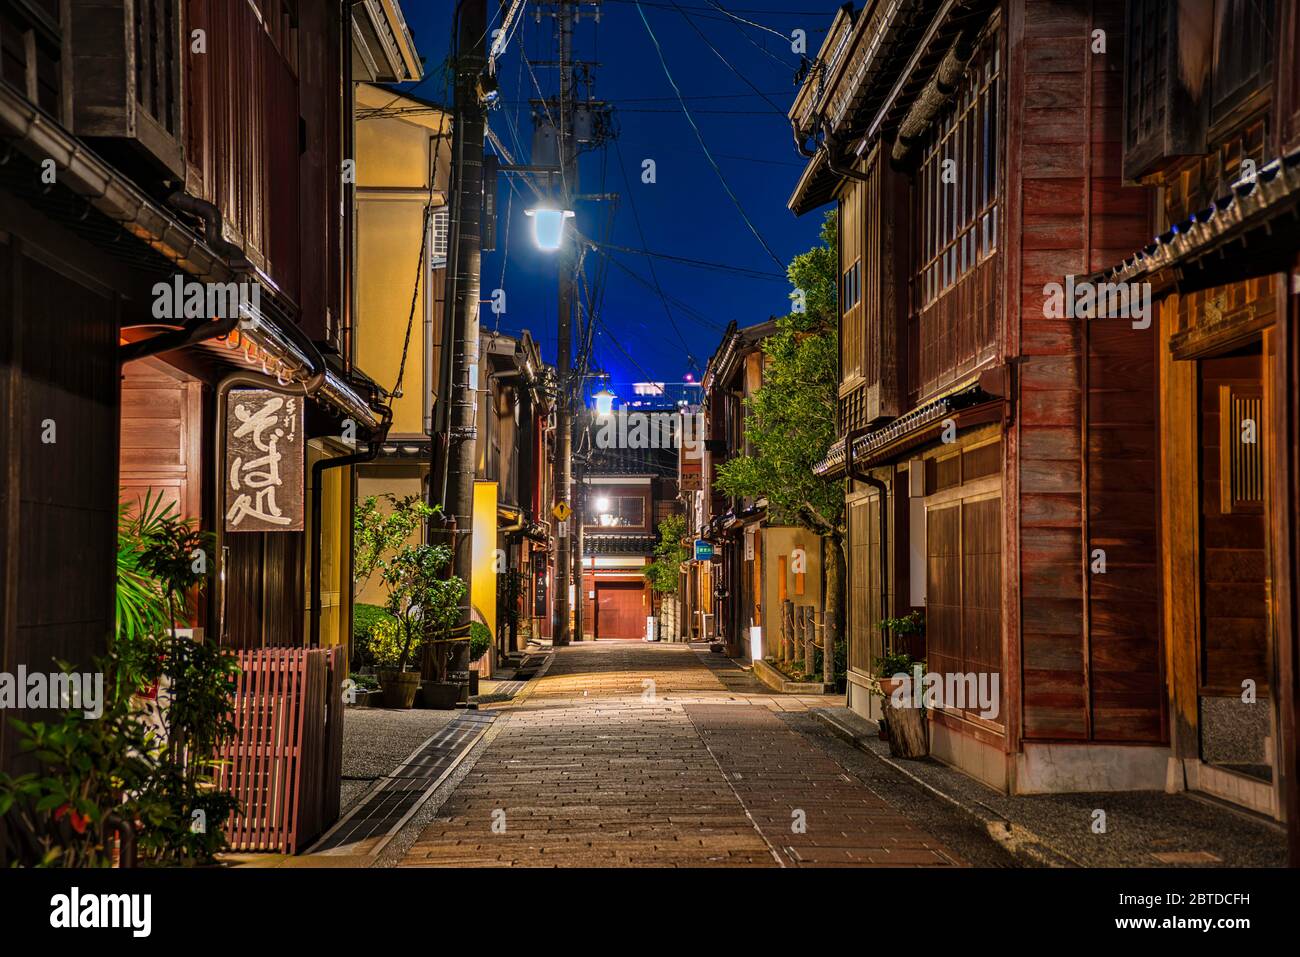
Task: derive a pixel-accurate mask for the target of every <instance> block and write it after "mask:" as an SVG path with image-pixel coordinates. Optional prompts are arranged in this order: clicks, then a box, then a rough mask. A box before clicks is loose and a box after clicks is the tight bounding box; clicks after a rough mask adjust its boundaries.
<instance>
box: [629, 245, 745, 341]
mask: <svg viewBox="0 0 1300 957" xmlns="http://www.w3.org/2000/svg"><path fill="white" fill-rule="evenodd" d="M609 261H610V263H612V264H613V265H615V266H617V267H618V268H619V269H621V270H623V271H624V272H625V273H627V274H628V275H629V276H631V277H632V278H633V279H635V280H636V281H637V282H639V283H641V285H643V286H645V287H646V288H647V289H653V288H654V287H653V286H652V285H651V283H650V280H649V279H646V278H645V277H644V276H642V275H641V274H640V273H638V272H637V271H636V270H635V269H633V268H632V267H631V266H629V265H628V264H627V263H625V262H622V261H621V260H618V259H615V258H614V257H613V256H610V257H609ZM664 296H665V298H667V300H668V301H669V302H670V303H672V304H673V305H674V306H676V307H677V308H678V309H679V310H681V312H682V314H683V315H684V316H685V317H686V318H687V319H693V320H694V321H696V322H698V323H699V324H700V325H701V326H703V327H704V328H706V329H709V330H712V331H714V332H721V331H722V330H723V328H725V327H724V326H723V324H722V323H720V322H714V321H713V320H712V319H709V318H708V317H707V316H705V315H704V314H703V313H701V312H700V311H699V310H697V309H695V308H694V307H693V306H690V305H688V304H687V303H684V302H682V301H681V300H680V299H678V298H676V297H675V296H673V295H672V294H670V293H665V294H664Z"/></svg>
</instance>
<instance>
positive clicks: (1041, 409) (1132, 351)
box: [790, 0, 1169, 793]
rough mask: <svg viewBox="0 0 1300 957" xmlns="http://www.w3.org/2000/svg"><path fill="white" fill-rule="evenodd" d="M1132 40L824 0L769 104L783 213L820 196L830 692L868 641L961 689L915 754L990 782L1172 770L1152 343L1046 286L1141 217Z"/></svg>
mask: <svg viewBox="0 0 1300 957" xmlns="http://www.w3.org/2000/svg"><path fill="white" fill-rule="evenodd" d="M1126 49H1128V46H1127V44H1126V39H1125V25H1124V17H1123V9H1122V6H1121V5H1119V4H1115V3H1103V2H1088V0H1083V2H1064V0H1005V2H993V0H956V2H951V3H939V2H925V0H910V2H908V0H904V2H895V3H888V2H874V3H868V4H867V5H866V6H865V7H864V8H863V9H861V10H857V11H855V10H854V9H853V8H852V6H848V5H846V6H845V7H844V8H842V9H841V10H840V12H839V13H838V14H837V15H836V17H835V19H834V21H833V22H832V24H831V26H830V30H829V32H828V34H827V38H826V41H825V43H824V45H823V46H822V49H821V51H820V53H819V54H818V56H817V59H816V61H815V62H814V63H812V64H811V67H810V69H809V70H808V72H807V75H806V78H805V80H804V82H803V85H802V88H801V89H800V91H799V94H798V96H797V99H796V101H795V103H794V106H793V108H792V109H791V112H790V119H791V123H792V126H793V130H794V136H795V140H796V144H797V147H798V149H799V150H800V151H801V152H802V153H803V154H804V155H805V156H806V157H807V159H808V163H807V166H806V168H805V170H804V172H803V175H802V176H801V177H800V179H799V182H798V184H797V187H796V189H795V192H794V194H793V196H792V197H791V199H790V207H791V209H792V210H793V211H794V212H795V213H797V214H804V213H807V212H810V211H812V210H814V209H816V208H818V207H821V206H824V205H826V204H827V203H831V202H834V203H836V204H837V205H838V207H839V211H840V217H839V219H840V237H839V250H840V251H839V255H840V272H841V283H840V307H841V316H842V318H841V379H840V408H839V426H840V432H841V437H840V439H839V440H838V441H837V442H836V444H835V445H834V446H833V447H832V448H831V449H830V450H829V452H828V454H827V457H826V459H825V460H824V461H823V462H822V463H821V464H820V465H819V466H818V468H817V471H818V472H819V473H820V474H823V475H826V476H837V477H844V478H845V481H846V488H847V496H848V529H849V532H848V549H849V553H850V556H849V563H848V564H849V568H848V593H849V594H848V597H849V608H848V616H847V617H848V622H847V636H848V641H849V650H848V666H849V703H850V706H851V707H853V708H854V709H855V710H857V711H859V712H861V713H863V714H866V715H870V716H873V717H874V716H876V715H877V714H878V709H879V700H880V699H879V698H876V697H873V696H872V695H871V693H870V691H869V687H870V683H871V676H873V675H874V674H875V673H876V671H877V661H878V659H879V658H880V656H881V655H882V651H883V650H884V649H885V648H886V646H887V645H892V646H894V647H899V648H904V647H905V648H906V650H909V651H910V652H911V653H912V654H913V655H914V656H916V657H918V658H924V660H925V661H926V663H927V670H928V671H929V672H931V673H936V674H939V675H943V676H950V675H951V676H957V675H963V676H973V677H974V678H975V679H977V680H979V679H981V678H982V680H984V681H985V682H986V687H987V688H988V689H989V690H990V691H992V690H994V689H996V695H994V696H993V700H992V701H991V702H990V703H989V704H991V706H987V707H986V706H985V704H984V703H981V702H978V701H975V700H972V697H974V696H966V697H964V698H957V697H955V696H954V697H950V698H949V699H948V700H945V701H942V702H941V704H940V706H938V707H934V708H931V709H929V710H928V727H929V734H930V746H931V751H932V753H933V754H934V755H935V756H936V757H938V758H940V759H941V760H943V761H945V762H948V763H950V764H952V765H955V766H957V767H959V768H961V769H962V770H964V771H966V772H967V773H969V774H971V775H973V776H975V777H977V778H979V779H981V780H983V781H985V782H987V783H988V784H990V785H992V786H993V787H996V788H998V789H1000V790H1003V791H1007V792H1012V793H1027V792H1045V791H1062V790H1107V789H1125V788H1163V787H1164V786H1165V783H1166V772H1167V769H1168V768H1167V759H1168V755H1169V749H1168V744H1169V729H1168V723H1169V712H1168V708H1167V702H1166V694H1165V672H1164V669H1165V649H1164V645H1163V643H1162V628H1161V609H1160V603H1159V594H1160V592H1159V585H1158V580H1159V566H1160V550H1159V549H1160V538H1159V524H1158V523H1159V514H1160V499H1159V486H1158V476H1159V463H1158V461H1157V456H1158V451H1157V450H1158V448H1159V439H1160V434H1159V429H1158V424H1157V423H1158V409H1159V403H1158V397H1159V382H1158V374H1157V373H1158V362H1157V335H1156V331H1155V328H1154V324H1153V323H1147V324H1146V325H1145V326H1143V324H1142V323H1141V322H1140V321H1136V322H1130V321H1128V320H1126V319H1097V320H1092V321H1084V320H1081V319H1078V318H1070V317H1062V316H1060V315H1059V313H1058V312H1057V311H1056V309H1055V305H1056V304H1055V303H1053V302H1052V301H1051V298H1050V297H1049V296H1048V290H1047V286H1048V284H1050V283H1053V282H1057V283H1059V282H1060V281H1061V280H1062V278H1063V277H1064V276H1066V275H1068V274H1074V275H1083V274H1085V273H1087V272H1088V271H1089V270H1090V269H1093V268H1096V267H1099V266H1100V265H1102V264H1105V263H1108V262H1112V261H1114V260H1115V258H1116V254H1117V253H1119V254H1121V255H1123V254H1124V251H1125V250H1129V249H1131V248H1135V247H1137V246H1139V245H1141V243H1143V242H1144V241H1146V240H1147V238H1149V236H1150V234H1151V232H1152V219H1151V210H1150V208H1149V202H1148V197H1147V196H1146V194H1145V193H1143V192H1142V191H1136V192H1133V191H1126V190H1125V189H1124V187H1123V183H1124V177H1123V170H1122V160H1123V153H1122V144H1121V142H1120V130H1121V128H1122V125H1123V120H1124V116H1125V100H1124V95H1123V83H1122V68H1123V65H1124V51H1125V50H1126ZM1102 568H1104V569H1105V571H1104V573H1103V572H1101V571H1100V569H1102ZM913 610H917V611H921V612H923V613H924V616H925V620H926V630H925V635H924V639H923V640H921V641H916V640H915V639H908V640H909V641H910V642H911V643H910V645H909V644H907V643H906V642H905V641H904V640H903V639H901V638H900V639H898V640H897V641H894V640H892V636H886V635H883V634H882V630H881V626H880V623H881V621H882V619H885V618H888V617H896V616H902V615H905V614H907V613H909V612H911V611H913ZM994 680H996V685H995V684H994V683H993V682H994Z"/></svg>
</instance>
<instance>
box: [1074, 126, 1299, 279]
mask: <svg viewBox="0 0 1300 957" xmlns="http://www.w3.org/2000/svg"><path fill="white" fill-rule="evenodd" d="M1298 206H1300V149H1297V150H1295V151H1294V152H1292V153H1290V154H1288V155H1286V156H1282V157H1278V158H1277V159H1275V160H1273V161H1272V162H1271V163H1269V164H1268V165H1267V166H1264V167H1262V168H1261V169H1259V170H1258V171H1257V172H1256V174H1255V176H1254V178H1253V179H1249V180H1238V181H1237V182H1235V183H1233V184H1232V187H1231V189H1230V190H1229V192H1228V195H1226V196H1224V197H1222V198H1220V199H1217V200H1215V201H1214V202H1213V203H1212V204H1210V206H1208V207H1207V208H1205V209H1202V210H1199V211H1198V212H1197V213H1196V214H1194V215H1193V216H1192V217H1191V218H1189V219H1185V220H1183V221H1182V222H1181V223H1176V224H1174V226H1173V227H1172V228H1170V229H1169V230H1168V231H1167V232H1164V233H1161V234H1160V235H1159V236H1156V237H1154V238H1153V239H1152V240H1151V243H1150V244H1149V245H1147V246H1144V247H1142V248H1141V249H1139V250H1138V251H1137V252H1136V253H1134V254H1133V255H1132V256H1130V257H1129V258H1128V259H1125V260H1124V261H1123V262H1120V263H1118V264H1116V265H1114V266H1111V267H1110V268H1109V269H1103V270H1102V271H1101V272H1098V273H1095V274H1093V275H1092V276H1089V277H1088V281H1089V282H1092V283H1104V282H1110V283H1119V282H1133V281H1135V280H1139V279H1144V278H1147V277H1150V276H1152V275H1153V274H1155V273H1158V272H1160V271H1161V270H1164V269H1175V270H1180V269H1182V268H1183V267H1184V266H1185V265H1186V264H1187V262H1188V261H1189V260H1191V259H1197V258H1200V257H1202V256H1205V255H1206V254H1208V253H1211V252H1213V251H1215V250H1216V249H1222V248H1223V247H1224V246H1226V245H1227V244H1229V243H1231V242H1233V241H1234V240H1237V239H1242V238H1244V237H1245V236H1246V234H1247V233H1249V232H1250V231H1251V230H1253V229H1255V228H1256V227H1258V226H1261V225H1263V224H1265V223H1267V222H1269V221H1270V220H1272V219H1274V218H1276V217H1277V216H1279V215H1281V214H1283V213H1285V212H1286V211H1287V210H1288V209H1290V210H1292V211H1293V213H1295V212H1300V210H1298V209H1297V207H1298Z"/></svg>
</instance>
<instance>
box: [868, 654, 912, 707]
mask: <svg viewBox="0 0 1300 957" xmlns="http://www.w3.org/2000/svg"><path fill="white" fill-rule="evenodd" d="M914 664H916V662H914V661H913V660H912V656H911V655H909V654H908V653H907V652H906V651H889V652H886V653H885V654H884V655H882V656H881V657H879V658H877V659H876V686H877V688H878V689H879V690H878V692H877V693H878V694H879V695H880V696H881V697H882V698H888V697H890V696H891V695H892V694H893V693H894V691H895V690H896V689H897V688H898V686H899V685H900V684H902V683H903V679H902V678H896V677H894V676H895V675H900V674H902V675H910V674H911V673H912V666H913V665H914Z"/></svg>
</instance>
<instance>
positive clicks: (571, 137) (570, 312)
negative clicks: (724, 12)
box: [533, 0, 604, 646]
mask: <svg viewBox="0 0 1300 957" xmlns="http://www.w3.org/2000/svg"><path fill="white" fill-rule="evenodd" d="M542 7H547V8H550V10H551V15H552V16H553V17H554V19H555V28H556V36H557V40H558V46H559V59H558V60H556V61H555V62H554V63H550V64H535V65H537V66H555V67H557V68H558V70H559V95H558V96H555V97H552V98H550V99H548V100H540V101H537V103H536V106H538V107H540V112H539V111H538V110H537V109H535V110H534V121H535V122H537V123H538V124H542V123H545V124H546V125H547V126H550V127H552V128H553V130H554V137H555V145H556V150H557V154H558V155H557V159H558V165H559V168H560V183H559V189H558V195H557V196H556V200H557V201H558V202H559V204H560V209H563V210H572V209H573V204H574V201H575V200H576V199H577V197H578V194H579V189H578V136H577V134H576V131H575V129H574V122H575V118H577V117H579V116H581V117H582V118H583V119H584V121H589V120H590V119H591V117H592V116H593V115H594V114H593V112H592V108H593V106H594V105H597V104H594V103H593V102H592V101H590V100H583V101H579V99H578V96H577V83H576V76H575V70H574V68H575V66H577V65H578V64H577V63H576V61H575V60H574V59H573V30H574V26H575V25H576V24H577V23H578V21H579V18H580V16H581V13H580V11H581V10H582V8H583V7H596V8H597V11H598V10H599V0H549V2H542V3H539V4H538V7H537V8H538V9H541V8H542ZM596 16H597V17H599V12H597V13H596ZM603 105H604V104H599V106H602V107H603ZM584 125H586V124H584ZM584 135H590V133H589V132H588V133H587V134H584ZM533 159H534V162H536V160H537V159H538V157H536V156H534V157H533ZM562 228H563V230H564V235H563V236H562V238H561V243H560V249H559V256H558V258H559V276H558V282H559V295H558V313H559V321H558V329H557V344H556V350H555V352H556V360H555V369H556V373H557V378H558V379H559V393H560V398H559V404H558V406H557V407H556V412H555V433H556V434H555V440H556V441H555V462H554V469H555V499H556V503H557V505H558V504H560V503H563V504H564V505H565V506H566V507H568V508H569V509H570V510H571V513H570V514H569V515H568V517H567V518H566V519H564V520H561V521H560V522H559V524H558V529H557V535H556V538H555V601H554V604H553V606H552V620H551V636H552V643H553V644H555V645H557V646H558V645H567V644H568V643H569V642H570V640H572V624H571V620H570V619H571V603H570V596H569V589H570V582H571V581H572V580H573V547H574V546H573V539H574V538H575V537H576V536H574V535H573V534H572V529H573V528H574V525H573V524H571V523H580V522H581V521H582V515H581V514H580V513H579V512H577V511H576V510H572V509H573V402H574V396H575V394H576V393H577V392H578V391H579V390H578V389H577V388H576V386H577V385H578V384H579V383H578V382H577V381H576V380H575V377H574V372H573V318H574V311H575V308H576V303H577V301H578V295H577V289H578V262H579V257H578V247H577V242H576V237H575V236H574V233H573V231H572V230H571V229H570V228H569V226H568V224H567V222H566V223H564V224H563V226H562ZM579 561H581V559H579ZM579 577H580V576H579ZM579 587H580V586H579ZM573 598H574V600H576V601H579V602H581V601H582V594H581V592H579V591H577V589H576V588H575V593H574V595H573ZM578 637H579V639H581V637H582V636H581V634H579V636H578Z"/></svg>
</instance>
